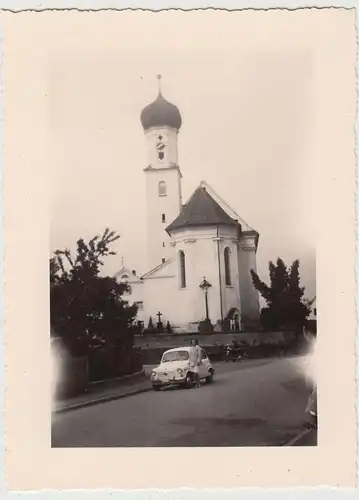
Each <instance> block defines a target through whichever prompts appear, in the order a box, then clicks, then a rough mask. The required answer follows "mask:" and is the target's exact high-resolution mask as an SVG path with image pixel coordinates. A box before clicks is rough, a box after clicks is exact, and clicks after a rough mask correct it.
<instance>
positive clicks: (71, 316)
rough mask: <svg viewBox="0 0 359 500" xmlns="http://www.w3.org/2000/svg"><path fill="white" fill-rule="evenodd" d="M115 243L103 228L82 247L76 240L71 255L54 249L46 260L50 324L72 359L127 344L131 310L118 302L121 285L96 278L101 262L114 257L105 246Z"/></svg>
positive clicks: (129, 343)
mask: <svg viewBox="0 0 359 500" xmlns="http://www.w3.org/2000/svg"><path fill="white" fill-rule="evenodd" d="M118 238H119V236H118V235H116V233H115V232H113V231H110V230H109V229H106V230H105V232H104V233H103V235H102V236H101V237H99V236H95V237H94V238H92V239H91V240H90V241H89V242H88V243H87V242H85V241H84V240H83V239H79V240H78V241H77V248H76V253H75V255H72V254H71V252H70V250H68V249H65V250H57V251H56V252H54V256H53V257H52V258H51V259H50V310H51V325H52V327H53V328H54V330H55V331H56V332H57V334H58V335H60V336H61V337H62V338H63V340H64V342H65V344H66V345H67V347H68V348H69V350H70V352H72V353H73V354H80V355H81V354H84V353H87V352H88V350H89V349H90V348H94V347H96V346H105V345H122V346H124V347H126V346H127V347H130V346H132V345H133V340H132V334H131V332H130V329H129V325H130V324H131V322H132V321H133V319H134V317H135V316H136V314H137V307H136V306H129V305H128V303H127V302H125V301H123V300H122V299H121V297H122V295H123V293H124V292H125V291H126V290H127V285H126V284H125V283H118V282H117V280H116V279H115V278H110V277H102V276H100V269H101V266H103V259H104V258H105V257H107V256H109V255H115V252H113V251H110V249H109V247H110V245H111V243H113V242H114V241H116V240H117V239H118Z"/></svg>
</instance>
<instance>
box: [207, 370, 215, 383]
mask: <svg viewBox="0 0 359 500" xmlns="http://www.w3.org/2000/svg"><path fill="white" fill-rule="evenodd" d="M213 379H214V373H213V370H210V372H209V375H208V377H206V382H208V383H209V384H210V383H211V382H213Z"/></svg>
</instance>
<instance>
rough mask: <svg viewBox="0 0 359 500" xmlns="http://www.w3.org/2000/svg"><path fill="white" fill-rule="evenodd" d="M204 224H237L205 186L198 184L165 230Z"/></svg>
mask: <svg viewBox="0 0 359 500" xmlns="http://www.w3.org/2000/svg"><path fill="white" fill-rule="evenodd" d="M205 225H212V226H213V225H215V226H217V225H230V226H234V225H235V226H236V225H238V221H237V220H235V219H232V217H230V216H229V215H228V214H227V213H226V212H225V211H224V210H223V208H222V207H221V206H220V205H219V204H218V203H217V201H215V200H214V199H213V198H212V196H211V195H210V194H209V193H208V192H207V189H206V187H204V186H202V185H201V186H199V187H198V188H197V189H196V190H195V192H194V193H193V195H192V196H191V198H190V199H189V200H188V202H187V203H186V205H184V206H183V208H182V211H181V213H180V214H179V216H178V217H177V218H176V219H175V220H174V221H173V222H172V223H171V224H170V225H169V226H168V227H167V228H166V231H167V232H171V231H172V230H173V229H179V228H182V227H189V226H205Z"/></svg>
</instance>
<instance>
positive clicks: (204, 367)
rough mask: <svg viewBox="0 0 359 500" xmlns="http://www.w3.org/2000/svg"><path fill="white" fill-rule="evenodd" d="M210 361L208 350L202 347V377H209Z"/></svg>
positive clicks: (200, 366)
mask: <svg viewBox="0 0 359 500" xmlns="http://www.w3.org/2000/svg"><path fill="white" fill-rule="evenodd" d="M208 363H209V361H208V357H207V354H206V351H205V350H204V349H201V364H200V365H199V376H200V377H201V378H204V377H207V375H208Z"/></svg>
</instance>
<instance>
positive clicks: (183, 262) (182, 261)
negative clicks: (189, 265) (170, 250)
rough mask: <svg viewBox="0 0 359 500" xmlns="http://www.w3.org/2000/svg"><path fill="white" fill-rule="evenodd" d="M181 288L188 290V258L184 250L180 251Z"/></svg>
mask: <svg viewBox="0 0 359 500" xmlns="http://www.w3.org/2000/svg"><path fill="white" fill-rule="evenodd" d="M179 268H180V269H179V270H180V287H181V288H186V257H185V254H184V252H183V251H182V250H180V251H179Z"/></svg>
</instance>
